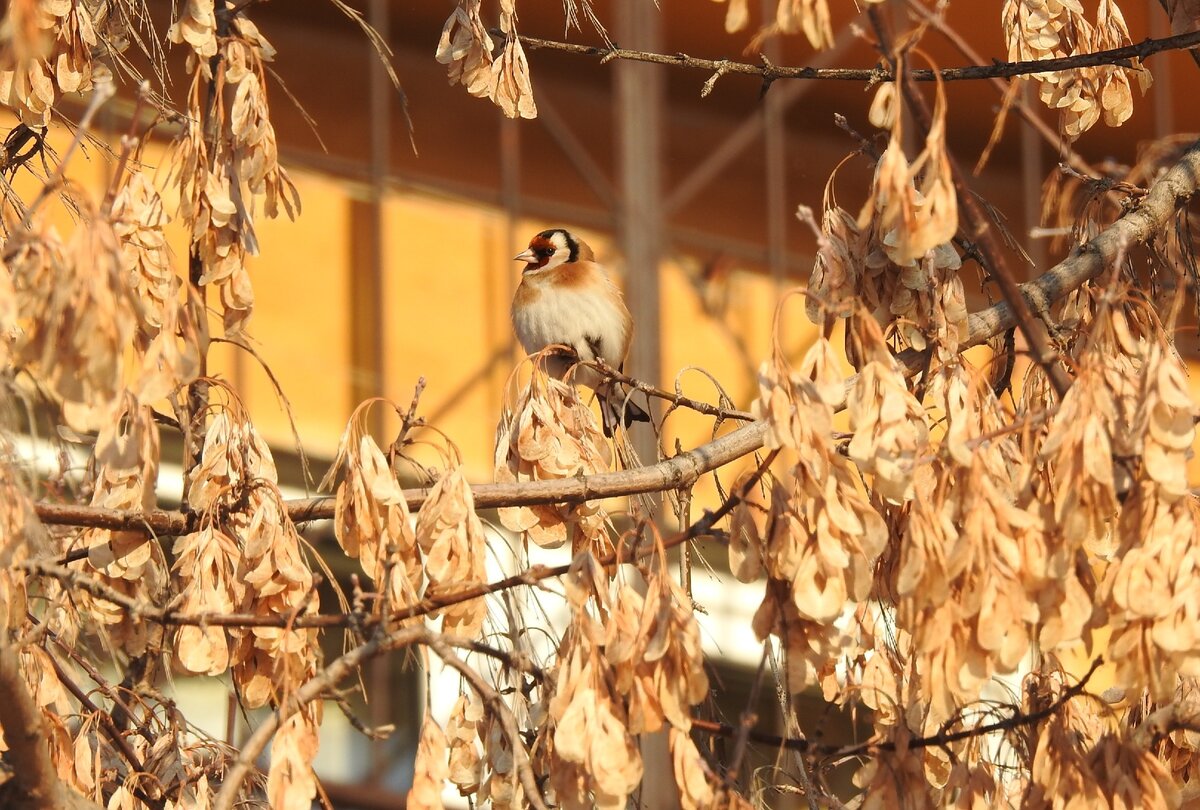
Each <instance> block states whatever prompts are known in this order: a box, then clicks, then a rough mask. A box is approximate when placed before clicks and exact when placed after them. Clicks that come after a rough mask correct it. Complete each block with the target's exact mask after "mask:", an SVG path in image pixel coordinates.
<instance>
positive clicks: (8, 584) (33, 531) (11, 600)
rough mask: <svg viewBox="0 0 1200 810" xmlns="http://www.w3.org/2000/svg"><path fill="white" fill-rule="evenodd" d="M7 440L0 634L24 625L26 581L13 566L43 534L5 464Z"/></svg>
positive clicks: (0, 444)
mask: <svg viewBox="0 0 1200 810" xmlns="http://www.w3.org/2000/svg"><path fill="white" fill-rule="evenodd" d="M9 457H10V455H9V445H8V440H7V438H6V437H4V436H3V435H0V632H9V631H12V630H15V629H17V628H18V627H20V626H21V625H22V624H24V622H25V608H26V606H27V601H26V597H27V593H26V590H25V582H26V577H25V576H24V574H23V573H22V572H20V571H19V570H18V569H17V567H16V566H17V564H18V563H20V562H23V561H25V560H26V559H28V558H29V553H30V549H31V548H36V547H38V545H40V544H35V543H33V542H31V541H35V540H36V539H40V536H41V535H42V534H43V532H44V531H45V530H44V529H43V528H42V526H41V524H40V523H38V520H37V517H36V513H35V512H34V508H33V503H32V501H30V499H29V495H28V493H27V492H26V491H25V485H24V483H23V482H22V481H21V480H20V479H19V478H18V477H17V474H16V471H15V470H14V468H13V467H12V466H10V464H9Z"/></svg>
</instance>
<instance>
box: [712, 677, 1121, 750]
mask: <svg viewBox="0 0 1200 810" xmlns="http://www.w3.org/2000/svg"><path fill="white" fill-rule="evenodd" d="M1103 663H1104V659H1103V658H1096V659H1095V660H1094V661H1092V665H1091V666H1090V667H1089V668H1088V671H1087V672H1085V673H1084V674H1083V677H1082V678H1080V679H1079V680H1078V681H1077V682H1076V683H1074V684H1073V685H1071V686H1068V687H1067V688H1066V689H1064V690H1063V692H1062V694H1061V695H1059V696H1058V699H1057V700H1055V701H1054V702H1052V703H1050V704H1049V705H1047V706H1044V707H1043V708H1041V709H1038V710H1037V711H1033V712H1029V713H1028V714H1025V713H1022V712H1016V713H1014V714H1012V715H1011V716H1009V717H1005V718H1004V719H1003V720H996V721H995V722H992V723H984V724H983V725H980V726H974V727H973V728H965V729H962V730H960V731H944V732H941V733H938V734H931V735H929V736H928V737H916V738H915V739H912V740H909V741H908V743H907V747H908V748H931V747H941V746H944V745H949V744H950V743H954V742H959V741H961V740H967V739H970V738H972V737H982V736H984V735H986V734H992V733H994V732H997V731H1012V730H1013V729H1017V728H1023V727H1025V726H1029V725H1033V724H1034V723H1039V722H1041V721H1042V720H1045V719H1046V718H1048V717H1051V716H1053V715H1054V714H1055V713H1057V712H1058V711H1059V709H1061V708H1062V707H1063V706H1065V705H1066V704H1067V703H1068V702H1069V701H1071V700H1073V699H1074V698H1077V697H1079V696H1080V695H1083V694H1084V693H1085V692H1086V691H1087V684H1088V681H1089V680H1091V678H1092V675H1094V674H1095V673H1096V670H1097V669H1099V668H1100V666H1101V665H1102V664H1103ZM691 722H692V728H694V729H697V730H699V731H703V732H704V733H706V734H712V735H714V736H718V737H732V738H736V737H738V736H739V735H741V734H742V733H744V732H743V728H742V726H741V725H738V726H731V725H729V724H728V723H717V722H714V721H712V720H702V719H700V718H698V717H693V718H691ZM748 736H749V739H751V740H753V741H754V742H757V743H762V744H764V745H770V746H774V747H776V748H785V749H787V750H789V751H799V752H801V753H806V754H817V755H820V756H824V757H828V758H829V759H832V760H842V759H846V758H847V757H852V756H858V755H860V754H867V753H872V752H878V751H895V750H896V744H895V743H894V742H891V741H890V740H884V741H881V742H872V741H870V740H868V741H867V742H863V743H857V744H855V745H829V744H822V743H814V742H811V741H810V740H807V739H804V738H803V737H781V736H779V735H778V734H765V733H762V732H759V731H750V732H749V734H748Z"/></svg>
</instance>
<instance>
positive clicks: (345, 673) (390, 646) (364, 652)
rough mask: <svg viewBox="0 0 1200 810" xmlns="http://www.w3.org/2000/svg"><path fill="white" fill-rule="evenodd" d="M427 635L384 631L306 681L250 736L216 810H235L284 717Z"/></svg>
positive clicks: (423, 631) (412, 629)
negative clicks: (375, 660) (377, 659)
mask: <svg viewBox="0 0 1200 810" xmlns="http://www.w3.org/2000/svg"><path fill="white" fill-rule="evenodd" d="M426 635H428V631H427V630H426V629H425V628H424V627H404V628H401V629H399V630H394V631H392V632H391V633H381V634H379V635H377V636H375V638H373V639H371V640H370V641H368V642H366V643H365V644H362V645H360V646H358V647H355V648H354V649H353V650H351V651H350V652H348V653H346V654H345V655H343V656H341V657H340V658H338V659H337V660H335V661H334V662H333V663H332V664H330V665H329V666H327V667H325V669H323V670H321V672H319V673H318V674H317V675H315V676H313V677H312V678H310V679H308V680H307V681H305V682H304V683H303V684H302V685H301V686H300V687H299V688H298V689H296V691H295V692H293V693H292V695H291V697H289V698H288V699H287V700H286V701H285V702H284V704H283V706H281V707H280V708H279V710H278V711H275V712H273V713H272V714H271V715H270V716H269V717H267V718H266V719H265V720H263V722H262V724H261V725H259V727H258V728H256V729H255V730H254V733H253V734H251V735H250V739H248V740H247V741H246V744H245V745H243V746H242V750H241V751H240V752H238V757H237V759H236V760H234V762H233V764H232V765H230V766H229V770H228V771H226V772H225V779H224V780H223V781H222V783H221V790H220V792H219V793H217V796H216V799H215V800H214V801H213V808H214V810H233V806H234V802H235V801H236V800H237V794H238V792H239V791H240V790H241V787H242V782H244V781H245V779H246V776H247V775H248V774H249V773H250V770H251V768H253V767H254V760H256V759H258V756H259V754H261V753H262V752H263V750H264V749H265V748H266V747H267V743H269V742H270V741H271V738H272V737H273V736H275V732H276V731H277V730H278V729H279V727H280V725H282V723H283V721H284V720H287V719H288V718H289V717H291V716H292V715H293V714H295V713H296V712H298V711H299V710H300V709H302V708H303V707H304V706H306V705H308V704H309V703H311V702H313V701H314V700H317V699H318V698H320V697H321V695H323V694H324V693H325V692H326V690H329V689H332V688H334V687H335V686H337V685H338V684H339V683H341V682H342V681H343V680H345V679H346V678H347V677H349V675H350V674H351V673H352V672H354V671H355V670H357V669H358V668H359V667H361V666H362V665H363V664H365V663H366V662H367V661H369V660H371V659H372V658H375V657H377V656H379V655H382V654H384V653H386V652H390V651H392V650H396V649H400V648H401V647H408V646H411V645H412V644H415V643H417V641H418V640H420V639H421V638H422V637H424V636H426Z"/></svg>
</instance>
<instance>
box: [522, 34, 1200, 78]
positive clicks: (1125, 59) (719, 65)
mask: <svg viewBox="0 0 1200 810" xmlns="http://www.w3.org/2000/svg"><path fill="white" fill-rule="evenodd" d="M519 39H520V40H521V44H523V45H525V46H526V47H528V48H530V49H531V50H538V49H544V50H554V51H563V52H565V53H574V54H580V55H583V56H596V57H600V60H601V62H602V63H607V62H611V61H613V60H615V59H624V60H628V61H633V62H651V63H653V64H658V65H674V66H677V67H687V68H695V69H697V70H703V71H705V72H707V73H709V74H719V75H727V74H731V73H737V74H741V75H745V76H754V77H755V78H757V79H759V80H760V81H762V82H766V83H770V82H774V81H776V80H777V79H814V80H832V81H852V82H869V83H871V84H877V83H879V82H886V81H892V80H893V79H894V78H895V76H894V75H893V74H892V72H891V71H890V70H887V69H885V68H882V67H874V68H812V67H786V66H783V65H775V64H771V63H769V62H764V63H762V64H753V63H749V62H733V61H730V60H728V59H703V58H700V57H695V56H689V55H688V54H685V53H674V54H670V53H651V52H649V51H635V50H630V49H628V48H603V47H597V46H594V45H576V44H574V43H570V42H559V41H557V40H553V39H540V38H538V37H527V36H521V37H519ZM1197 45H1200V31H1190V32H1188V33H1184V34H1176V35H1175V36H1170V37H1163V38H1161V39H1145V40H1142V41H1141V42H1139V43H1136V44H1134V45H1125V46H1122V47H1120V48H1110V49H1108V50H1105V51H1095V52H1093V53H1081V54H1075V55H1074V56H1062V57H1058V58H1055V59H1030V60H1024V61H1017V62H996V63H995V64H991V65H969V66H967V67H957V68H943V69H941V70H937V71H934V70H929V69H919V70H912V71H909V72H908V75H909V76H910V77H911V78H912V79H913V81H918V82H931V81H934V80H935V78H938V77H940V78H941V80H942V81H944V82H953V81H968V80H978V79H992V78H1011V77H1013V76H1027V75H1029V74H1031V73H1046V72H1054V71H1061V70H1073V69H1076V68H1088V67H1095V66H1097V65H1121V66H1123V67H1133V62H1132V60H1134V59H1139V60H1140V59H1145V58H1146V57H1147V56H1151V55H1152V54H1156V53H1160V52H1162V51H1174V50H1186V49H1188V48H1194V47H1196V46H1197ZM935 74H936V75H935Z"/></svg>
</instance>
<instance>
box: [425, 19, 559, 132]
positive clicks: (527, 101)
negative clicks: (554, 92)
mask: <svg viewBox="0 0 1200 810" xmlns="http://www.w3.org/2000/svg"><path fill="white" fill-rule="evenodd" d="M482 9H483V0H459V2H458V5H457V6H456V7H455V9H454V11H452V12H451V13H450V17H449V18H448V19H447V20H446V25H445V26H444V27H443V28H442V38H441V40H439V42H438V46H437V60H438V61H439V62H441V63H442V64H444V65H446V69H447V71H448V72H449V78H450V84H462V86H463V87H465V88H466V89H467V92H468V93H470V94H471V95H473V96H477V97H479V98H486V99H489V100H491V101H492V102H493V103H494V104H496V105H497V106H498V107H499V108H500V109H501V110H503V111H504V114H505V115H507V116H508V117H509V118H518V117H520V118H536V117H537V104H536V103H535V102H534V99H533V85H532V84H531V82H530V77H529V61H528V60H527V59H526V57H525V50H524V48H522V47H521V40H520V39H519V38H518V37H517V7H516V2H515V0H500V32H501V34H503V37H504V40H503V43H502V45H501V48H500V53H499V55H496V54H495V51H496V44H495V42H493V40H492V36H491V34H489V33H488V30H487V26H485V25H484V23H483V17H482V16H481V14H482Z"/></svg>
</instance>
